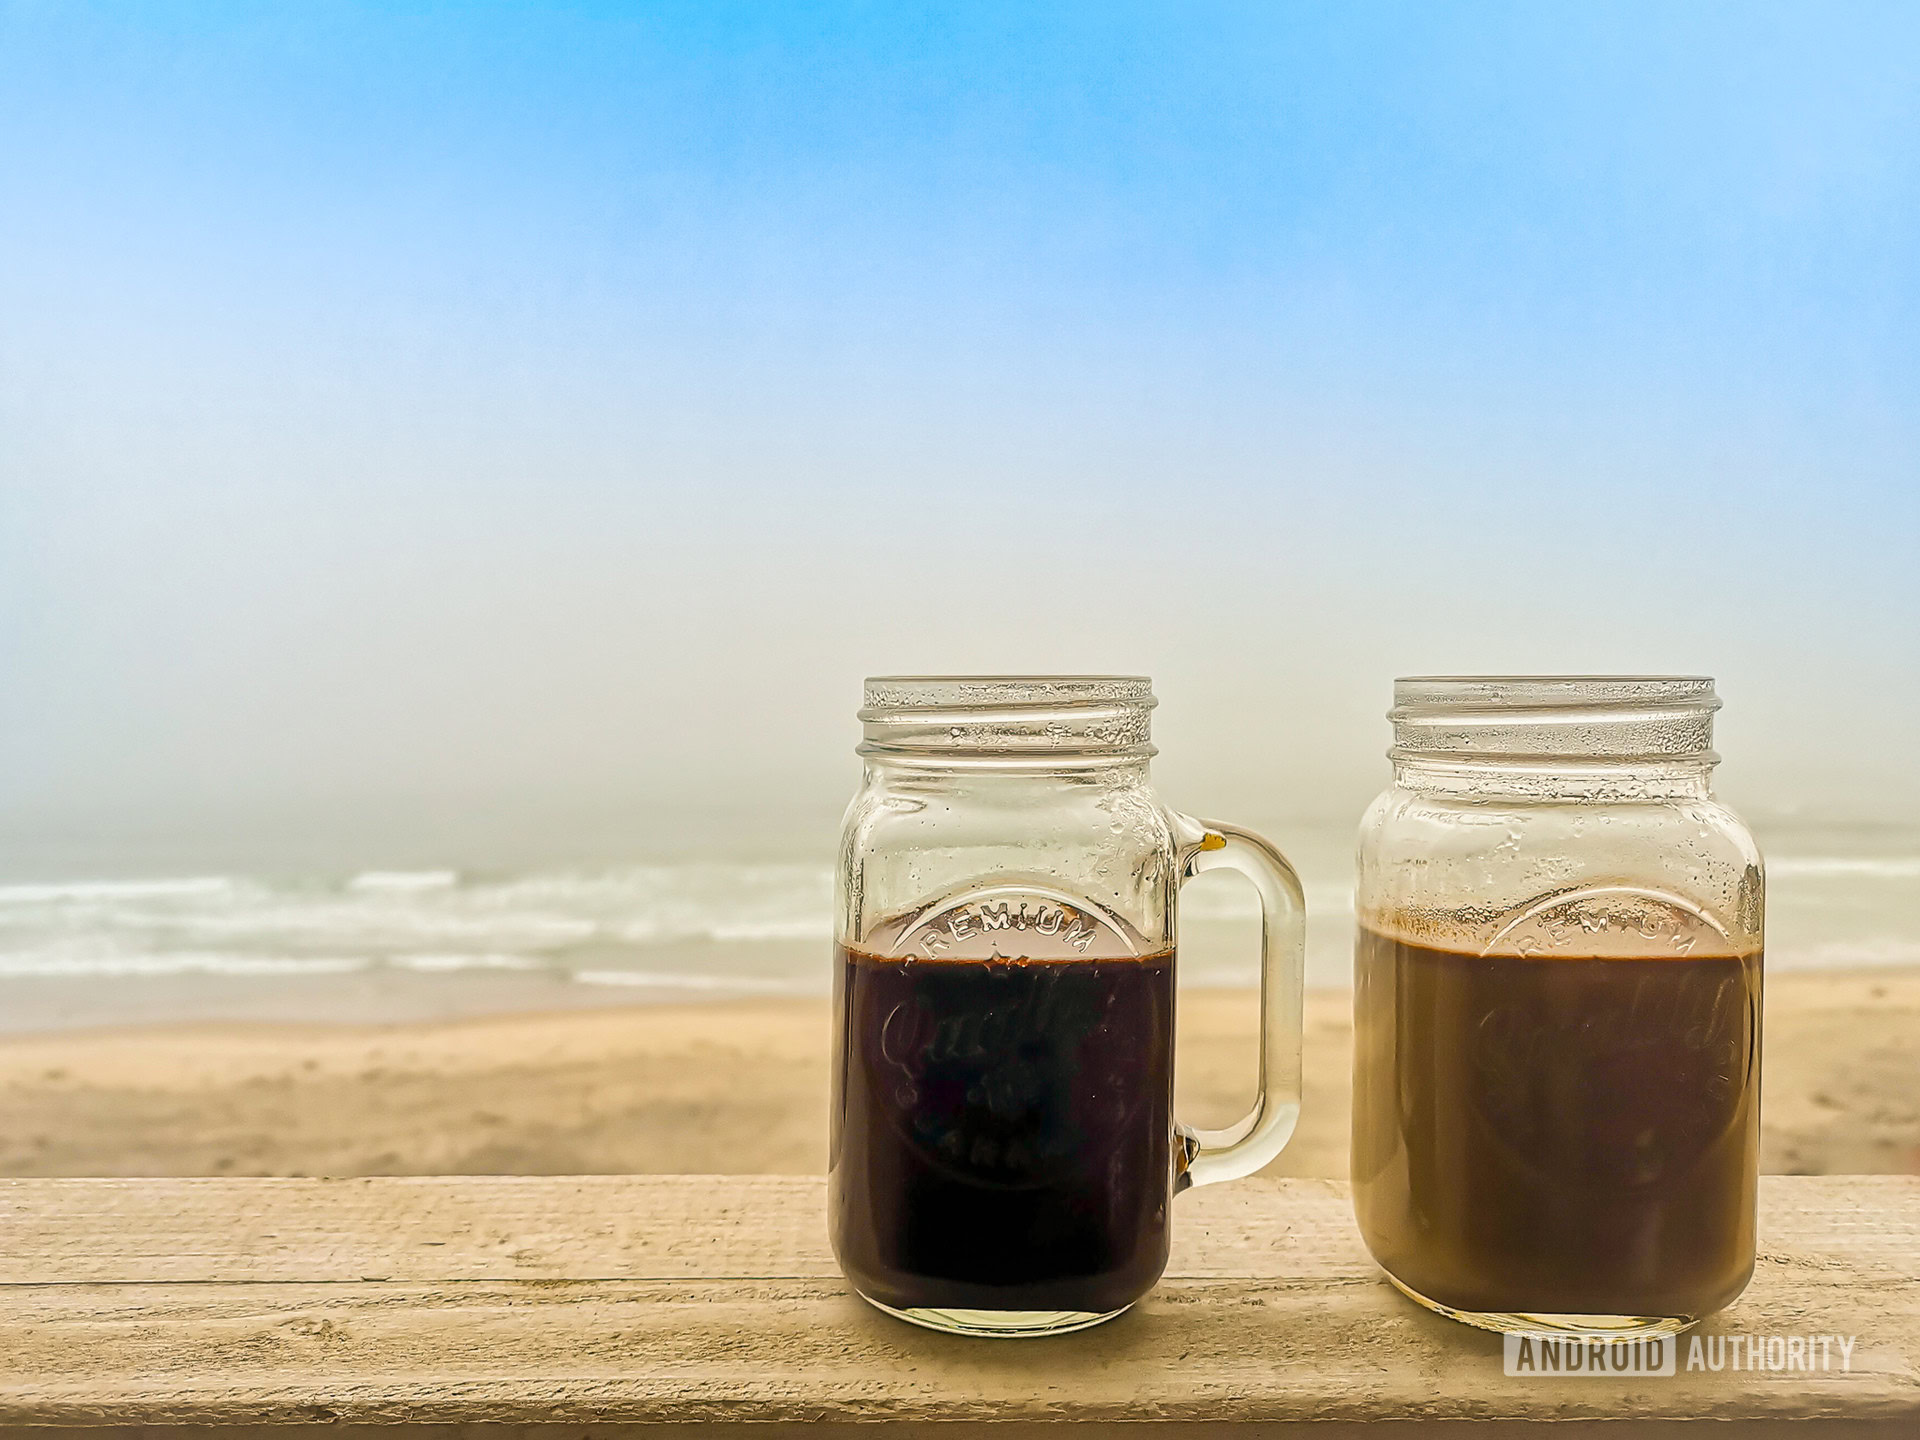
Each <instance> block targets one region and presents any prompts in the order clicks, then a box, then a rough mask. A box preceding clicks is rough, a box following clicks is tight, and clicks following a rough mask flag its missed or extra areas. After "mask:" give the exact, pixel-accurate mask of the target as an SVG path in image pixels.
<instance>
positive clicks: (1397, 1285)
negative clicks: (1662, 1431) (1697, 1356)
mask: <svg viewBox="0 0 1920 1440" xmlns="http://www.w3.org/2000/svg"><path fill="white" fill-rule="evenodd" d="M1387 1279H1389V1280H1391V1281H1393V1288H1394V1289H1396V1290H1398V1291H1399V1292H1400V1293H1401V1294H1402V1295H1405V1296H1406V1297H1407V1298H1408V1299H1409V1300H1412V1301H1413V1302H1414V1303H1415V1304H1418V1305H1424V1306H1425V1307H1426V1308H1427V1309H1429V1310H1431V1311H1433V1313H1434V1314H1436V1315H1444V1316H1446V1317H1447V1318H1448V1319H1449V1320H1458V1321H1459V1322H1460V1323H1461V1324H1463V1325H1472V1326H1475V1327H1477V1328H1478V1329H1481V1330H1497V1331H1499V1332H1501V1333H1502V1334H1507V1335H1599V1336H1605V1337H1606V1338H1608V1339H1610V1340H1633V1339H1638V1338H1640V1337H1642V1336H1653V1335H1678V1334H1679V1333H1680V1332H1681V1331H1683V1330H1686V1329H1689V1328H1690V1327H1692V1326H1694V1325H1697V1324H1699V1323H1700V1320H1701V1317H1700V1316H1698V1315H1545V1314H1542V1315H1534V1314H1527V1313H1524V1312H1516V1313H1513V1314H1495V1313H1491V1312H1487V1311H1480V1310H1456V1309H1454V1308H1453V1306H1451V1305H1442V1304H1441V1303H1440V1302H1439V1301H1438V1300H1433V1299H1429V1298H1428V1297H1427V1296H1425V1295H1422V1294H1421V1293H1420V1292H1419V1291H1418V1290H1415V1289H1414V1288H1413V1287H1412V1286H1411V1285H1406V1284H1403V1283H1402V1282H1401V1281H1400V1280H1398V1279H1396V1278H1395V1277H1394V1276H1393V1275H1391V1274H1389V1275H1388V1276H1387Z"/></svg>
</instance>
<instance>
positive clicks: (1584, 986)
mask: <svg viewBox="0 0 1920 1440" xmlns="http://www.w3.org/2000/svg"><path fill="white" fill-rule="evenodd" d="M1760 976H1761V967H1760V956H1759V954H1758V953H1754V954H1748V955H1684V956H1683V955H1675V954H1662V955H1658V956H1649V957H1606V958H1577V957H1576V958H1568V957H1566V956H1563V955H1559V954H1553V955H1545V956H1535V957H1520V956H1500V955H1491V956H1482V955H1469V954H1460V953H1456V952H1453V951H1447V950H1435V949H1428V948H1425V947H1422V946H1418V945H1409V944H1406V943H1404V942H1403V941H1400V940H1397V939H1394V938H1392V937H1390V936H1387V935H1383V934H1379V933H1376V932H1374V931H1371V930H1368V929H1366V928H1364V927H1363V928H1362V929H1361V931H1360V936H1359V945H1358V951H1357V954H1356V957H1355V976H1354V983H1355V994H1354V1001H1355V1004H1354V1015H1355V1034H1354V1094H1353V1185H1354V1205H1355V1209H1356V1211H1357V1213H1358V1215H1359V1219H1360V1228H1361V1231H1362V1233H1363V1234H1364V1236H1365V1238H1366V1241H1367V1245H1368V1247H1369V1248H1370V1249H1371V1250H1372V1251H1373V1253H1374V1256H1375V1257H1376V1258H1377V1259H1378V1260H1379V1261H1380V1263H1381V1264H1382V1265H1383V1266H1385V1267H1386V1268H1387V1269H1388V1270H1389V1271H1391V1272H1392V1273H1393V1274H1394V1275H1395V1276H1396V1277H1397V1278H1398V1279H1399V1280H1400V1281H1401V1282H1402V1283H1404V1284H1406V1285H1408V1286H1409V1287H1411V1288H1412V1289H1414V1290H1416V1291H1418V1292H1419V1293H1420V1294H1421V1295H1424V1296H1425V1297H1427V1298H1428V1299H1430V1300H1435V1301H1438V1302H1439V1303H1440V1304H1442V1305H1446V1306H1450V1307H1452V1308H1454V1309H1457V1310H1465V1311H1475V1312H1481V1313H1491V1314H1516V1313H1519V1314H1541V1313H1549V1314H1582V1315H1624V1316H1663V1317H1664V1316H1690V1315H1704V1314H1708V1313H1711V1312H1712V1311H1715V1310H1718V1309H1720V1308H1721V1307H1722V1306H1724V1305H1726V1304H1727V1303H1728V1302H1729V1301H1731V1300H1732V1299H1733V1298H1734V1297H1735V1296H1737V1295H1738V1294H1739V1293H1740V1291H1741V1290H1742V1289H1743V1288H1744V1287H1745V1285H1746V1283H1747V1278H1748V1276H1749V1274H1750V1273H1751V1272H1752V1269H1753V1253H1754V1198H1755V1174H1756V1171H1757V1169H1758V1152H1759V1119H1760V1114H1759V1111H1760V1107H1759V1094H1760Z"/></svg>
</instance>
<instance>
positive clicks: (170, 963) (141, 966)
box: [0, 950, 372, 979]
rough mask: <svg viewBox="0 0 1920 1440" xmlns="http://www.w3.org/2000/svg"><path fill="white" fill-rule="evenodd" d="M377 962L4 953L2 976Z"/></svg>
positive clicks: (304, 970)
mask: <svg viewBox="0 0 1920 1440" xmlns="http://www.w3.org/2000/svg"><path fill="white" fill-rule="evenodd" d="M371 964H372V962H371V961H369V960H366V959H362V958H360V957H357V956H349V955H335V956H291V955H242V954H234V953H231V952H205V951H203V952H198V953H195V952H192V951H182V950H175V951H170V952H165V953H160V954H152V953H147V954H95V955H75V954H62V953H57V952H55V953H39V954H36V953H33V952H31V951H29V952H25V953H18V952H15V953H0V977H4V978H16V979H26V978H36V977H38V978H62V979H74V978H88V979H105V978H112V977H132V976H144V977H155V976H172V975H345V974H350V973H352V972H353V971H356V970H365V969H367V968H369V966H370V965H371Z"/></svg>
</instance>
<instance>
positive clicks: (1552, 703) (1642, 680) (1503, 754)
mask: <svg viewBox="0 0 1920 1440" xmlns="http://www.w3.org/2000/svg"><path fill="white" fill-rule="evenodd" d="M1393 700H1394V704H1393V709H1391V710H1389V711H1388V712H1387V718H1388V719H1389V720H1390V721H1392V722H1393V748H1392V749H1391V750H1389V751H1388V752H1387V753H1388V755H1389V756H1390V757H1391V758H1393V759H1395V760H1412V759H1430V760H1461V761H1467V762H1472V761H1474V760H1484V761H1496V760H1497V761H1509V762H1515V763H1519V762H1529V761H1534V762H1551V761H1556V760H1567V761H1583V760H1594V761H1603V762H1630V761H1634V760H1648V761H1684V760H1700V761H1705V762H1707V763H1712V762H1713V761H1714V760H1715V759H1716V758H1717V757H1716V756H1715V755H1714V753H1713V712H1714V711H1716V710H1718V709H1719V708H1720V697H1719V695H1718V694H1716V693H1715V690H1714V682H1713V679H1712V677H1710V676H1706V675H1410V676H1403V677H1402V678H1400V679H1398V680H1396V681H1394V682H1393Z"/></svg>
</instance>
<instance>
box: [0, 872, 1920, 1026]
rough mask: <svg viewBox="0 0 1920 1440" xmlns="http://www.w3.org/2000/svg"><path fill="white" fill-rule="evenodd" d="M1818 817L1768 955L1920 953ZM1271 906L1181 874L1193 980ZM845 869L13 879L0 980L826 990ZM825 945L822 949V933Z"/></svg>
mask: <svg viewBox="0 0 1920 1440" xmlns="http://www.w3.org/2000/svg"><path fill="white" fill-rule="evenodd" d="M1348 844H1349V842H1348V839H1347V837H1345V836H1339V837H1334V839H1333V840H1329V841H1328V842H1327V843H1326V844H1325V845H1323V846H1322V847H1321V849H1320V850H1318V851H1312V850H1308V851H1307V852H1306V853H1303V854H1301V855H1299V856H1298V857H1297V858H1299V859H1301V860H1303V861H1305V862H1306V864H1305V865H1304V866H1303V873H1304V874H1305V877H1306V890H1307V909H1308V941H1309V943H1308V955H1309V979H1310V982H1311V983H1314V984H1341V983H1344V982H1345V980H1346V978H1347V976H1348V974H1349V956H1350V954H1351V947H1352V938H1351V927H1352V919H1351V915H1352V885H1351V882H1350V880H1349V879H1348V875H1349V870H1348V866H1349V863H1350V862H1349V856H1348ZM1828 844H1829V842H1828V841H1827V840H1826V839H1825V838H1824V837H1820V838H1815V837H1813V836H1807V837H1802V838H1800V839H1799V843H1797V844H1794V845H1791V846H1785V847H1779V848H1782V849H1786V850H1788V851H1789V853H1786V854H1783V855H1781V856H1780V857H1779V858H1777V859H1775V860H1774V861H1773V862H1772V864H1771V867H1770V878H1771V881H1772V884H1771V885H1770V887H1769V903H1768V917H1767V920H1768V936H1767V940H1768V955H1769V962H1770V963H1774V964H1777V965H1779V966H1781V967H1784V968H1792V969H1798V968H1807V967H1821V966H1827V967H1831V966H1845V965H1863V964H1880V965H1892V964H1914V963H1920V884H1916V883H1915V881H1916V880H1920V844H1917V843H1916V841H1915V839H1914V838H1912V837H1906V838H1903V839H1902V840H1900V841H1899V842H1898V843H1895V844H1890V845H1886V846H1885V847H1884V848H1883V849H1882V850H1881V852H1880V853H1878V854H1876V853H1874V852H1873V849H1872V841H1871V840H1870V839H1867V838H1862V837H1854V836H1845V835H1842V836H1839V837H1838V838H1836V839H1835V840H1833V841H1832V842H1831V848H1830V849H1829V848H1827V847H1828ZM1258 910H1259V906H1258V901H1257V900H1256V898H1255V896H1254V893H1253V891H1252V888H1251V887H1250V886H1246V885H1242V884H1233V883H1229V882H1224V881H1214V880H1212V879H1211V878H1210V879H1209V880H1208V881H1206V882H1205V883H1203V884H1201V885H1199V886H1196V887H1189V888H1188V889H1186V890H1185V891H1184V892H1183V898H1182V901H1181V916H1182V920H1183V923H1185V924H1186V925H1187V927H1188V929H1187V935H1186V937H1185V938H1184V941H1183V957H1182V958H1183V971H1184V973H1183V981H1184V982H1185V983H1189V984H1195V983H1197V984H1216V983H1218V984H1250V983H1253V981H1254V979H1255V959H1254V956H1253V954H1252V947H1251V946H1250V945H1248V944H1245V943H1242V940H1240V939H1235V940H1232V941H1231V943H1230V942H1229V940H1228V938H1227V936H1226V934H1225V928H1226V925H1228V924H1231V925H1233V926H1234V927H1236V928H1237V929H1239V930H1240V931H1241V932H1242V933H1243V934H1244V931H1245V928H1246V927H1247V926H1248V925H1249V924H1250V923H1251V922H1252V921H1253V920H1254V918H1255V917H1256V916H1257V914H1258ZM832 924H833V871H832V869H831V867H830V866H829V865H827V864H824V863H815V864H767V863H751V864H725V863H701V864H682V865H657V864H656V865H629V866H608V867H603V868H598V869H553V870H545V871H534V872H528V873H521V874H508V875H500V876H488V875H483V874H475V873H471V872H468V873H463V872H461V871H459V870H456V869H453V868H433V869H427V868H422V869H413V870H376V869H367V870H362V871H359V872H358V873H353V872H349V873H347V874H344V875H340V876H336V877H334V878H332V879H326V878H323V877H309V878H306V879H301V880H294V881H278V882H274V881H268V880H264V879H259V878H252V877H247V876H239V875H199V876H191V875H189V876H161V877H155V878H149V879H114V880H93V879H75V880H70V881H62V882H57V883H18V884H9V885H0V981H4V980H5V979H6V978H8V977H20V978H26V977H57V976H68V977H74V978H78V979H84V980H87V981H88V982H90V983H91V982H94V981H98V980H101V979H105V978H111V977H152V978H154V979H155V980H156V981H157V980H158V979H161V978H163V977H166V976H170V975H234V976H247V975H251V976H275V975H285V976H298V975H308V976H324V975H336V974H343V973H347V972H355V971H369V972H378V971H381V970H391V971H401V972H408V973H411V974H415V975H420V976H429V977H432V976H438V977H445V983H447V984H449V985H452V984H458V983H462V979H461V977H463V976H467V977H472V976H477V975H480V974H483V973H486V972H499V973H507V972H525V973H535V972H543V971H544V972H547V973H551V974H552V975H554V976H555V978H556V979H562V980H566V979H571V980H572V981H576V982H577V983H579V984H582V985H588V986H624V987H627V988H630V989H634V990H636V991H641V990H653V991H659V992H662V993H665V992H670V991H676V990H677V991H713V992H716V993H740V994H809V993H818V991H819V990H820V989H821V988H822V986H823V985H824V984H825V981H826V976H827V975H828V973H829V968H830V967H828V965H827V964H826V958H825V957H826V945H827V942H828V940H829V939H830V937H831V935H832ZM816 947H817V948H816Z"/></svg>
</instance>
